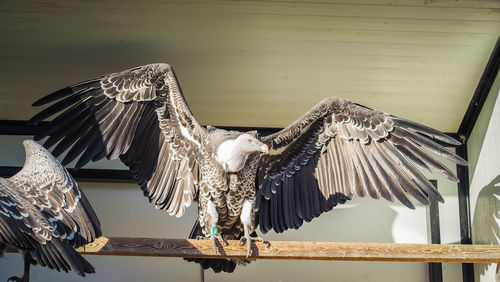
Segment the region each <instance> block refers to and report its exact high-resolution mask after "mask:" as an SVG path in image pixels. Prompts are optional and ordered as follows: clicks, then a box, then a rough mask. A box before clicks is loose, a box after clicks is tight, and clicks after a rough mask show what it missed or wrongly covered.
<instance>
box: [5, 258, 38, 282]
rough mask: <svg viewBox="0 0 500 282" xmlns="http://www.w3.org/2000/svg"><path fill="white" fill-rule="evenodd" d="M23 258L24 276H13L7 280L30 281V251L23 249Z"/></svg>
mask: <svg viewBox="0 0 500 282" xmlns="http://www.w3.org/2000/svg"><path fill="white" fill-rule="evenodd" d="M22 253H23V259H24V273H23V277H17V276H12V277H10V278H9V279H8V280H7V281H16V282H28V281H30V266H31V262H32V260H33V259H32V258H31V254H30V253H29V252H28V251H23V252H22Z"/></svg>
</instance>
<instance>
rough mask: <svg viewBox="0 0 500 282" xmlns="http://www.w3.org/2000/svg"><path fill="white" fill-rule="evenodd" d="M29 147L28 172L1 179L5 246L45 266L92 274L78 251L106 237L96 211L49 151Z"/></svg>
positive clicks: (0, 208) (0, 210) (34, 145)
mask: <svg viewBox="0 0 500 282" xmlns="http://www.w3.org/2000/svg"><path fill="white" fill-rule="evenodd" d="M24 144H25V148H26V162H25V165H24V167H23V169H22V170H21V171H20V172H18V173H17V174H16V175H14V176H13V177H11V178H9V179H1V178H0V241H3V242H4V243H5V244H7V245H11V246H13V247H17V248H19V249H23V250H27V251H30V252H31V254H32V256H33V257H34V258H35V259H36V260H37V261H38V262H39V263H40V264H41V265H43V266H48V267H50V268H55V269H57V270H64V271H66V272H67V271H69V270H74V271H75V272H77V273H78V274H80V275H84V273H93V272H94V268H93V267H92V266H91V265H90V264H89V263H88V262H87V261H86V260H85V259H84V258H83V257H82V256H81V255H80V254H78V253H77V252H76V251H75V250H74V248H75V247H80V246H82V245H85V244H87V243H89V242H92V241H94V239H95V238H97V237H99V236H101V228H100V223H99V220H98V219H97V216H96V214H95V212H94V210H93V209H92V207H91V206H90V204H89V202H88V201H87V199H86V197H85V195H84V194H83V192H81V191H80V189H79V188H78V186H77V184H76V182H75V181H74V180H73V179H72V178H71V176H70V175H69V174H68V172H67V171H66V170H65V169H64V168H63V167H62V166H61V165H60V164H59V162H58V161H57V160H56V159H55V158H54V157H52V156H51V155H50V153H49V152H48V151H47V150H45V149H44V148H43V147H42V146H40V145H38V144H37V143H35V142H34V141H28V140H27V141H25V142H24Z"/></svg>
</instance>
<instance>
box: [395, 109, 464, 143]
mask: <svg viewBox="0 0 500 282" xmlns="http://www.w3.org/2000/svg"><path fill="white" fill-rule="evenodd" d="M391 119H392V120H393V121H394V123H395V124H396V125H397V126H400V127H403V128H411V129H413V130H415V131H417V132H419V133H422V134H424V135H427V136H429V137H431V138H433V139H436V140H439V141H441V142H444V143H447V144H450V145H454V146H460V145H462V143H460V142H459V141H457V140H455V139H454V138H452V137H450V136H448V135H446V134H443V133H442V132H439V131H438V130H435V129H434V128H431V127H428V126H425V125H423V124H419V123H416V122H414V121H411V120H407V119H403V118H400V117H394V116H391Z"/></svg>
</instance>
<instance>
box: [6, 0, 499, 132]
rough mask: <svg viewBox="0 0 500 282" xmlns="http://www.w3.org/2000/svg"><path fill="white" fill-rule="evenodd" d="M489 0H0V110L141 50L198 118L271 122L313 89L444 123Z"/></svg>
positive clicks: (451, 122) (467, 90) (471, 73)
mask: <svg viewBox="0 0 500 282" xmlns="http://www.w3.org/2000/svg"><path fill="white" fill-rule="evenodd" d="M499 12H500V2H499V1H416V0H413V1H411V0H408V1H376V0H375V1H353V2H351V1H311V2H308V1H119V2H114V1H113V2H111V1H109V2H101V1H95V2H90V1H53V0H50V1H2V3H1V4H0V33H1V35H2V36H0V65H1V66H2V67H1V68H0V119H17V120H19V119H22V120H25V119H28V118H29V117H31V116H32V115H33V114H34V113H35V112H36V111H37V110H38V109H34V108H31V107H30V106H29V105H30V104H31V103H32V102H33V101H34V100H35V99H36V98H37V97H40V96H42V95H44V94H47V93H49V92H51V91H54V90H57V89H59V88H61V87H64V86H67V85H69V84H71V83H76V82H79V81H82V80H85V79H88V78H92V77H95V76H97V75H100V74H104V73H108V72H115V71H121V70H124V69H126V68H130V67H134V66H137V65H141V64H147V63H152V62H167V63H170V64H171V65H173V67H174V68H175V70H176V74H177V75H178V77H179V81H180V83H181V86H182V88H183V90H184V94H185V96H186V99H187V101H188V103H189V105H190V106H191V108H192V111H193V112H194V114H195V116H196V117H197V118H198V120H199V121H200V122H201V123H202V124H212V125H233V126H262V127H268V126H269V127H282V126H286V125H287V124H289V123H291V122H293V121H294V120H295V119H296V118H298V117H299V116H300V115H302V114H303V113H304V112H305V111H307V110H308V109H309V108H310V107H312V106H313V105H314V104H316V103H317V102H319V101H320V100H321V99H322V98H324V97H327V96H341V97H346V98H349V99H351V100H354V101H356V102H359V103H362V104H364V105H366V106H369V107H372V108H376V109H379V110H382V111H386V112H390V113H392V114H395V115H399V116H402V117H405V118H409V119H413V120H416V121H419V122H422V123H424V124H427V125H430V126H433V127H436V128H438V129H440V130H442V131H446V132H456V130H457V129H458V126H459V124H460V122H461V120H462V117H463V115H464V113H465V110H466V108H467V106H468V103H469V101H470V99H471V97H472V94H473V92H474V89H475V87H476V85H477V83H478V81H479V78H480V76H481V74H482V71H483V69H484V67H485V65H486V62H487V60H488V57H489V55H490V53H491V50H492V49H493V46H494V43H495V41H496V40H497V38H498V35H499V33H500V13H499Z"/></svg>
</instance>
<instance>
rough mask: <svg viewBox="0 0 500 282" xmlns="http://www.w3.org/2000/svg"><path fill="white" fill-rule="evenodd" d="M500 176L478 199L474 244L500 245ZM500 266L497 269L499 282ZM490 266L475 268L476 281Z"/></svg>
mask: <svg viewBox="0 0 500 282" xmlns="http://www.w3.org/2000/svg"><path fill="white" fill-rule="evenodd" d="M499 220H500V175H498V176H497V177H495V178H494V179H493V180H492V181H491V182H490V183H489V184H488V185H486V186H485V187H483V189H481V192H479V195H478V197H477V202H476V208H475V209H474V218H473V219H472V232H473V240H474V244H487V245H499V243H500V226H499ZM498 266H500V265H498V264H497V265H493V267H495V268H496V272H497V279H496V281H499V277H498V276H499V274H498V271H499V269H498ZM489 267H490V264H486V263H478V264H476V265H475V266H474V269H475V279H476V281H480V277H481V276H484V275H485V273H486V271H487V269H488V268H489Z"/></svg>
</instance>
